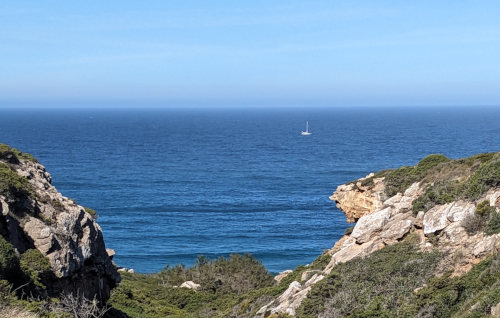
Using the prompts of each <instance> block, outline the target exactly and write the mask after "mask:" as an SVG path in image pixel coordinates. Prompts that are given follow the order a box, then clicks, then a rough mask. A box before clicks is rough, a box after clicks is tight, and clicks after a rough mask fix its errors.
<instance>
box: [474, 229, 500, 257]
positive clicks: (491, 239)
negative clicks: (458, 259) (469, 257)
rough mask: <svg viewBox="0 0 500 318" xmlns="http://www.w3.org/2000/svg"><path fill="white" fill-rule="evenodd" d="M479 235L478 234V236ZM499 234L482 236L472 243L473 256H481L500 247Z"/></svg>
mask: <svg viewBox="0 0 500 318" xmlns="http://www.w3.org/2000/svg"><path fill="white" fill-rule="evenodd" d="M479 237H480V236H479ZM499 238H500V234H495V235H490V236H484V237H483V238H482V239H480V240H479V242H477V244H476V245H474V249H473V254H474V256H475V257H482V256H485V255H487V254H490V253H491V252H493V251H495V250H498V249H499V247H500V240H499Z"/></svg>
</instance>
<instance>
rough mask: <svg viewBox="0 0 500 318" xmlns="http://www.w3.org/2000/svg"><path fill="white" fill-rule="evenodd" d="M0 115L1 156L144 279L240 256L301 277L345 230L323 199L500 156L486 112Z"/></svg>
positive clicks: (496, 130)
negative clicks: (201, 258)
mask: <svg viewBox="0 0 500 318" xmlns="http://www.w3.org/2000/svg"><path fill="white" fill-rule="evenodd" d="M0 113H1V116H0V142H2V143H6V144H9V145H11V146H13V147H16V148H19V149H20V150H21V151H24V152H29V153H31V154H33V155H34V156H36V157H37V158H38V159H39V161H40V162H41V163H42V164H43V165H44V166H45V167H46V168H47V170H48V172H50V173H51V175H52V178H53V184H54V185H55V186H56V187H57V189H58V190H59V191H60V192H61V193H62V194H63V195H65V196H67V197H70V198H73V199H75V200H76V201H77V202H78V203H79V204H81V205H84V206H89V207H92V208H94V209H96V210H97V212H98V215H99V218H98V220H97V221H98V223H99V224H100V226H101V227H102V230H103V234H104V239H105V242H106V247H108V248H112V249H114V250H115V251H116V256H115V262H116V263H117V264H118V265H119V266H123V267H127V268H134V269H135V270H136V271H137V272H143V273H150V272H157V271H159V270H161V269H162V268H164V267H165V266H166V265H167V264H170V265H176V264H186V265H187V266H189V265H192V264H193V263H194V261H195V259H196V257H197V255H206V256H208V257H211V258H214V257H219V256H227V255H229V254H230V253H246V252H248V253H251V254H253V255H254V256H255V257H256V258H257V259H259V260H261V261H262V262H263V264H264V265H265V266H266V267H267V269H268V270H269V271H271V272H273V273H277V272H280V271H282V270H284V269H292V268H294V267H296V266H297V265H301V264H307V263H310V262H312V261H313V260H314V259H315V258H316V257H317V256H318V255H320V254H321V252H322V251H323V250H325V249H328V248H331V247H332V246H333V244H334V243H335V241H336V240H338V239H339V238H340V237H341V236H342V234H343V233H344V230H345V228H346V227H347V226H349V225H348V224H347V223H346V221H345V217H344V215H343V213H342V212H341V211H339V210H338V209H337V208H336V207H335V204H334V202H332V201H330V200H329V199H328V197H329V196H330V195H331V194H332V192H333V191H334V190H335V188H336V187H337V186H338V185H340V184H343V183H346V182H349V181H351V180H354V179H357V178H360V177H363V176H365V175H367V174H368V173H370V172H375V171H379V170H382V169H388V168H397V167H399V166H401V165H414V164H416V163H417V162H418V161H419V160H420V159H421V158H423V157H425V156H426V155H428V154H431V153H442V154H444V155H446V156H447V157H450V158H453V159H456V158H460V157H467V156H470V155H474V154H476V153H480V152H493V151H499V150H500V142H499V140H500V138H499V137H500V122H499V121H498V118H500V109H499V108H497V107H483V108H475V107H459V108H453V107H435V108H429V107H425V108H416V107H412V108H394V107H381V108H374V107H366V108H347V107H346V108H332V109H328V108H313V109H305V108H290V109H285V108H276V109H249V108H248V109H247V108H245V109H225V108H224V109H202V108H198V109H154V108H150V109H133V108H130V109H83V108H82V109H0ZM306 121H308V122H309V130H310V132H311V133H312V135H310V136H302V135H301V134H300V132H301V131H303V130H305V123H306Z"/></svg>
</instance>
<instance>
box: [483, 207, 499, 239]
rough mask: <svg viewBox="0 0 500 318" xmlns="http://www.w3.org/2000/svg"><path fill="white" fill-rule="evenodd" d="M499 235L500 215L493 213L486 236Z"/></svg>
mask: <svg viewBox="0 0 500 318" xmlns="http://www.w3.org/2000/svg"><path fill="white" fill-rule="evenodd" d="M497 233H500V213H497V212H493V213H492V214H491V218H490V221H489V222H488V226H487V228H486V234H488V235H492V234H497Z"/></svg>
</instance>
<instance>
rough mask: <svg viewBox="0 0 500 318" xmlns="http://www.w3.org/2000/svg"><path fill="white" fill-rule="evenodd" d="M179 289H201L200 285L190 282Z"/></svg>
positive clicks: (186, 282)
mask: <svg viewBox="0 0 500 318" xmlns="http://www.w3.org/2000/svg"><path fill="white" fill-rule="evenodd" d="M179 287H180V288H187V289H192V290H200V289H201V285H200V284H196V283H195V282H193V281H192V280H188V281H185V282H184V283H182V284H181V285H180V286H179Z"/></svg>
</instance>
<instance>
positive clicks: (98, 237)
mask: <svg viewBox="0 0 500 318" xmlns="http://www.w3.org/2000/svg"><path fill="white" fill-rule="evenodd" d="M93 214H94V213H93V211H92V210H90V209H86V208H84V207H82V206H80V205H78V204H77V203H75V202H74V201H73V200H71V199H69V198H66V197H64V196H63V195H61V193H59V192H58V191H57V189H56V188H55V187H54V186H53V185H52V183H51V176H50V174H49V173H48V172H47V171H46V170H45V168H44V166H42V165H41V164H40V163H38V162H37V160H36V159H34V158H33V157H31V156H30V155H27V154H23V153H21V152H20V151H18V150H16V149H12V148H10V147H8V146H6V145H2V144H0V234H1V236H2V237H3V239H4V240H5V241H7V242H9V243H10V244H12V246H13V247H14V251H15V254H16V255H17V258H19V257H21V258H22V255H25V253H26V252H27V251H30V250H36V251H38V252H39V253H38V252H37V253H38V254H40V253H41V255H42V256H43V257H44V258H45V259H47V260H48V262H49V264H50V271H49V273H48V274H47V275H44V277H43V278H42V281H41V283H43V284H44V286H46V290H45V292H46V293H47V295H48V296H58V295H60V294H61V293H77V292H78V293H79V295H82V294H83V295H85V296H86V297H87V298H89V299H93V298H94V297H95V298H97V299H98V300H99V301H100V302H103V301H106V300H107V299H108V298H109V296H110V290H111V289H112V288H113V287H115V286H116V284H117V283H118V282H119V281H120V276H119V274H118V273H117V271H116V269H115V267H114V265H113V264H112V261H111V259H110V257H109V256H108V253H107V251H106V247H105V244H104V240H103V236H102V232H101V228H100V227H99V225H98V224H97V223H96V221H95V220H94V217H95V215H93ZM27 266H29V264H28V265H27ZM0 274H1V270H0ZM7 278H9V277H7Z"/></svg>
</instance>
